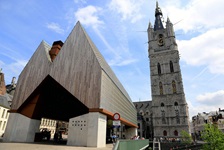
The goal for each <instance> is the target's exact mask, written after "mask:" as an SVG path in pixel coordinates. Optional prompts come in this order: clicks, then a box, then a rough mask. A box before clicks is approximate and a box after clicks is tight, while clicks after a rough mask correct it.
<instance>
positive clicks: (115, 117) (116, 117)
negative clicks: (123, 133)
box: [113, 113, 121, 120]
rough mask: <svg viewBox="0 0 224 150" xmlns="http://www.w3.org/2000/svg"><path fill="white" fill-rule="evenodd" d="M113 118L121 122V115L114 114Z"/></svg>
mask: <svg viewBox="0 0 224 150" xmlns="http://www.w3.org/2000/svg"><path fill="white" fill-rule="evenodd" d="M113 118H114V120H120V118H121V116H120V114H119V113H114V115H113Z"/></svg>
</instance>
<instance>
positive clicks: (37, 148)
mask: <svg viewBox="0 0 224 150" xmlns="http://www.w3.org/2000/svg"><path fill="white" fill-rule="evenodd" d="M112 148H113V144H107V146H106V147H104V148H91V147H76V146H67V145H49V144H36V143H4V142H0V150H112Z"/></svg>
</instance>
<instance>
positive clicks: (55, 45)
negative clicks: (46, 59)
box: [49, 41, 64, 62]
mask: <svg viewBox="0 0 224 150" xmlns="http://www.w3.org/2000/svg"><path fill="white" fill-rule="evenodd" d="M63 44H64V43H63V42H62V41H54V43H53V45H52V47H51V50H50V51H49V54H50V57H51V61H52V62H53V61H54V59H55V58H56V56H57V55H58V53H59V51H60V49H61V47H62V46H63Z"/></svg>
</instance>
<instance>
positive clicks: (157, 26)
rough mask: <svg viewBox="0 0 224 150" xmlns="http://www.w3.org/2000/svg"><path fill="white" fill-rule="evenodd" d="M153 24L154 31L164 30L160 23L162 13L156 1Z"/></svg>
mask: <svg viewBox="0 0 224 150" xmlns="http://www.w3.org/2000/svg"><path fill="white" fill-rule="evenodd" d="M155 17H156V19H155V24H154V30H155V31H156V30H160V29H164V27H163V23H162V20H161V19H162V18H163V13H162V11H161V9H160V7H159V3H158V1H156V10H155Z"/></svg>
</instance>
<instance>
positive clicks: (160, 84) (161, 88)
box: [159, 82, 163, 95]
mask: <svg viewBox="0 0 224 150" xmlns="http://www.w3.org/2000/svg"><path fill="white" fill-rule="evenodd" d="M159 91H160V95H163V84H162V82H159Z"/></svg>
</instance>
